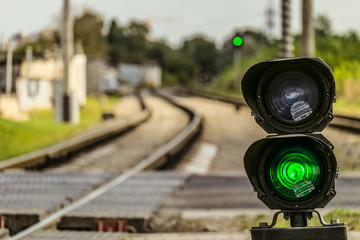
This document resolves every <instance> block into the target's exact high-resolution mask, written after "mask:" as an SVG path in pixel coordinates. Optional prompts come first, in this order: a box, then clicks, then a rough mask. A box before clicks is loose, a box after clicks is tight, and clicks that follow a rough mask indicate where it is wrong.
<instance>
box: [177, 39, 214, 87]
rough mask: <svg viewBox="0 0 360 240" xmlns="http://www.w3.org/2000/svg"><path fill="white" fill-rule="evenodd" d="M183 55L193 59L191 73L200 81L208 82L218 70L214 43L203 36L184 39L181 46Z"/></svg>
mask: <svg viewBox="0 0 360 240" xmlns="http://www.w3.org/2000/svg"><path fill="white" fill-rule="evenodd" d="M181 51H182V52H183V53H184V55H185V57H187V58H188V59H193V61H194V63H195V64H196V67H195V69H196V70H197V71H194V72H193V74H194V75H195V76H196V77H197V78H198V79H199V81H201V82H209V80H210V79H211V78H212V77H213V76H214V75H215V74H216V73H217V71H218V58H219V51H218V50H217V48H216V46H215V44H214V43H213V42H211V41H210V40H208V39H205V38H204V37H203V36H196V37H193V38H191V39H187V40H185V41H184V44H183V46H182V48H181Z"/></svg>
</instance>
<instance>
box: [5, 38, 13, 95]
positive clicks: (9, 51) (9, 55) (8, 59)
mask: <svg viewBox="0 0 360 240" xmlns="http://www.w3.org/2000/svg"><path fill="white" fill-rule="evenodd" d="M12 61H13V49H12V43H11V40H9V43H8V49H7V54H6V88H5V89H6V90H5V93H6V94H7V95H10V94H11V88H12V65H13V62H12Z"/></svg>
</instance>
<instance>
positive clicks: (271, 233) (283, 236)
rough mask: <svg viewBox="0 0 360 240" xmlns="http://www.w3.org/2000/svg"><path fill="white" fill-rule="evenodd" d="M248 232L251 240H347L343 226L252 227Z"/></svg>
mask: <svg viewBox="0 0 360 240" xmlns="http://www.w3.org/2000/svg"><path fill="white" fill-rule="evenodd" d="M250 232H251V239H252V240H304V239H306V240H320V239H326V240H347V235H346V227H345V226H344V225H340V226H321V227H289V228H269V227H253V228H252V229H251V230H250Z"/></svg>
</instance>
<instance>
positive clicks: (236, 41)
mask: <svg viewBox="0 0 360 240" xmlns="http://www.w3.org/2000/svg"><path fill="white" fill-rule="evenodd" d="M232 43H233V47H234V48H240V47H242V46H243V37H242V35H241V33H239V32H237V33H235V35H234V36H233V38H232Z"/></svg>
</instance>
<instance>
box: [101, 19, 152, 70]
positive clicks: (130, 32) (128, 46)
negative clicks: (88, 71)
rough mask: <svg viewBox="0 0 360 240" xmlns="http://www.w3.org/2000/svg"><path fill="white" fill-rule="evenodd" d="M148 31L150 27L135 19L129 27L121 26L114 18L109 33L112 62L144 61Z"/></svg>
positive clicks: (108, 39) (109, 52) (108, 40)
mask: <svg viewBox="0 0 360 240" xmlns="http://www.w3.org/2000/svg"><path fill="white" fill-rule="evenodd" d="M147 33H148V29H147V27H146V25H145V24H143V23H140V22H135V21H133V22H131V23H130V24H129V25H128V26H127V27H121V26H119V25H118V24H117V22H116V20H114V19H113V20H112V21H111V24H110V28H109V32H108V34H107V42H108V44H109V51H108V55H109V58H110V62H111V63H113V64H116V63H119V62H144V61H145V60H146V44H147V40H146V35H147Z"/></svg>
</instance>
